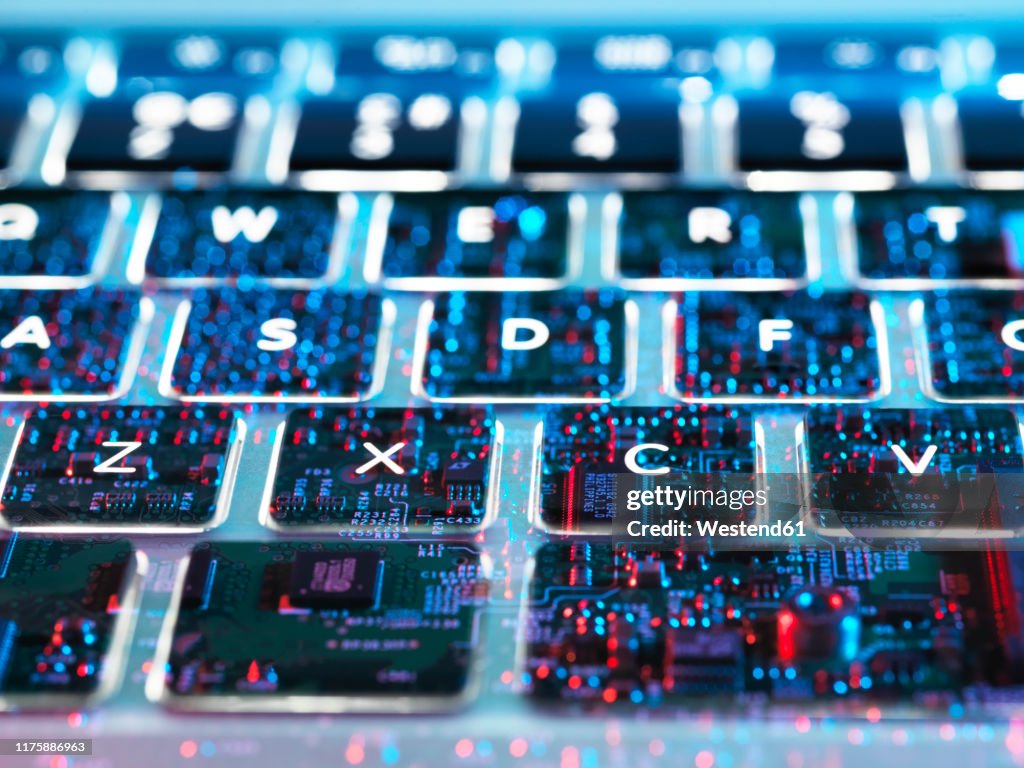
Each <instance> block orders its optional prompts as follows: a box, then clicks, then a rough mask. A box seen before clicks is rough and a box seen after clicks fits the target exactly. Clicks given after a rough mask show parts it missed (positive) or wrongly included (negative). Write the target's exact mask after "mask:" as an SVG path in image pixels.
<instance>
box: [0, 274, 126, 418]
mask: <svg viewBox="0 0 1024 768" xmlns="http://www.w3.org/2000/svg"><path fill="white" fill-rule="evenodd" d="M140 306H141V304H140V302H139V294H138V292H137V291H131V290H120V289H118V290H108V289H100V288H87V289H85V290H82V291H18V290H3V291H0V333H3V334H4V340H5V341H6V346H3V347H0V391H2V392H3V393H4V394H5V395H8V396H18V395H22V396H24V395H27V394H30V393H36V394H39V393H43V394H45V393H50V392H52V393H54V394H60V395H88V396H90V397H96V398H101V399H102V398H107V397H111V396H112V395H114V394H115V393H116V391H117V387H118V385H119V383H120V382H119V379H118V376H119V374H120V373H121V371H122V370H123V368H124V367H125V366H126V365H127V360H126V358H127V353H128V349H129V340H130V339H131V338H132V332H133V330H134V329H135V326H136V321H137V320H139V318H140V314H141V313H140ZM9 399H11V398H10V397H9Z"/></svg>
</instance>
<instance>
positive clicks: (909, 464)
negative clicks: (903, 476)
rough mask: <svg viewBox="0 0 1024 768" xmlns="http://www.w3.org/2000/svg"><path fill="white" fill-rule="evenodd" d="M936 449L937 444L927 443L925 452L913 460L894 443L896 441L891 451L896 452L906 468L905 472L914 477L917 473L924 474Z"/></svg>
mask: <svg viewBox="0 0 1024 768" xmlns="http://www.w3.org/2000/svg"><path fill="white" fill-rule="evenodd" d="M938 450H939V446H937V445H929V446H928V448H927V449H926V450H925V452H924V453H922V454H921V458H920V459H918V460H917V461H916V462H914V461H911V460H910V457H909V456H908V455H907V452H906V451H904V450H903V448H901V447H900V446H898V445H896V443H893V444H892V452H893V453H895V454H896V458H897V459H899V460H900V464H902V465H903V466H904V467H905V468H906V470H907V472H909V473H910V474H912V475H914V476H915V477H916V476H917V475H923V474H924V471H925V470H926V469H928V465H929V464H931V463H932V459H933V458H934V457H935V454H936V452H937V451H938Z"/></svg>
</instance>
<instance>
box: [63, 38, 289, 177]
mask: <svg viewBox="0 0 1024 768" xmlns="http://www.w3.org/2000/svg"><path fill="white" fill-rule="evenodd" d="M279 47H280V41H279V40H278V39H276V38H275V37H273V36H272V35H266V36H260V37H254V36H253V35H252V34H247V35H246V36H245V37H239V36H214V35H206V34H198V33H191V32H190V33H188V34H184V35H180V36H168V35H165V34H163V35H151V34H139V35H132V36H131V37H130V38H127V39H125V40H124V41H123V42H122V44H121V56H120V66H119V73H118V74H119V78H118V79H119V83H120V85H119V86H118V88H117V89H116V90H115V91H114V92H113V93H112V94H110V95H109V96H106V97H103V98H96V99H93V100H91V101H88V102H86V104H85V106H84V108H83V111H82V120H81V125H80V126H79V128H78V133H77V135H76V136H75V139H74V142H73V143H72V145H71V149H70V151H69V153H68V157H67V168H68V169H69V170H73V171H176V170H192V171H204V172H223V171H227V170H228V169H229V168H230V167H231V166H232V163H233V159H234V154H235V146H236V143H237V139H238V135H239V132H240V130H241V126H242V124H243V112H244V108H245V104H246V101H247V100H248V98H249V96H251V95H253V94H256V93H265V92H267V91H268V90H270V89H271V87H272V86H273V83H274V78H275V76H276V75H277V73H278V71H279V64H280V62H279Z"/></svg>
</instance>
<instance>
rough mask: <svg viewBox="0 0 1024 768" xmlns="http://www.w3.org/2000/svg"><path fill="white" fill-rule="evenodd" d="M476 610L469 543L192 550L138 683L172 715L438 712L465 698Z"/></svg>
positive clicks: (237, 545) (479, 603)
mask: <svg viewBox="0 0 1024 768" xmlns="http://www.w3.org/2000/svg"><path fill="white" fill-rule="evenodd" d="M486 600H487V580H486V577H485V574H484V572H483V568H482V565H481V561H480V556H479V554H478V553H477V552H476V550H475V549H473V548H471V547H469V546H467V545H463V546H453V545H445V544H441V543H436V544H432V543H428V544H422V543H420V544H418V543H403V542H392V543H389V544H388V545H387V546H382V545H381V544H368V543H366V544H357V543H339V542H324V543H302V542H283V541H273V542H216V543H206V544H199V545H197V546H196V547H195V548H194V549H193V550H192V555H191V557H190V559H189V564H188V569H187V571H186V573H185V581H184V585H183V586H182V588H181V590H180V591H179V593H178V594H177V595H176V601H177V611H176V620H175V623H174V626H173V628H172V629H171V637H169V638H166V639H167V640H169V642H167V643H166V645H165V646H164V647H165V649H166V650H165V651H164V653H167V654H169V655H168V656H167V657H166V658H159V659H157V661H156V662H155V663H154V665H153V670H154V671H153V678H151V680H150V682H151V683H153V682H156V683H157V686H156V687H157V688H158V689H159V699H160V700H161V701H162V702H163V703H165V704H166V705H168V706H169V707H171V708H174V709H183V710H204V711H210V710H218V709H219V710H230V711H267V712H269V711H280V712H294V711H295V708H296V706H301V708H302V710H303V711H305V712H313V711H316V712H335V713H337V712H349V711H359V710H361V711H369V710H372V711H379V712H394V711H395V702H396V700H400V701H401V702H402V705H401V709H402V710H403V711H410V710H412V711H437V710H438V709H448V708H451V707H454V706H456V705H457V704H459V703H464V702H465V700H466V699H467V698H468V697H469V696H471V690H472V686H473V683H474V666H475V658H474V653H475V650H474V649H475V648H476V647H477V646H478V644H479V642H480V636H479V631H480V628H479V619H480V616H479V611H480V609H481V608H482V607H483V606H484V604H485V603H486ZM342 628H343V632H342V634H343V635H344V637H339V631H341V630H342ZM165 670H166V672H165ZM296 697H300V698H296ZM298 701H301V705H297V702H298Z"/></svg>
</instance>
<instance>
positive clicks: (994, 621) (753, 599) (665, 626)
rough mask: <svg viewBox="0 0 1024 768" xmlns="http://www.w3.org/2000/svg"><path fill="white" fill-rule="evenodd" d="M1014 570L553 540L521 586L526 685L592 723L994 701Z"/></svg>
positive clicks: (806, 551) (867, 556) (1002, 695)
mask: <svg viewBox="0 0 1024 768" xmlns="http://www.w3.org/2000/svg"><path fill="white" fill-rule="evenodd" d="M1018 571H1019V558H1018V556H1017V553H1006V552H999V551H995V552H991V551H990V552H978V551H975V552H917V551H913V550H907V549H897V548H891V549H886V550H885V551H879V552H871V551H869V550H868V549H867V548H866V547H861V546H853V545H851V546H848V547H844V548H836V547H834V546H827V545H825V546H821V547H812V546H808V545H804V546H802V547H800V548H798V549H796V548H794V549H791V550H788V551H786V550H783V551H777V552H749V551H748V552H709V551H705V550H702V549H700V548H699V547H696V546H689V545H688V546H687V547H685V548H683V547H680V548H678V549H672V548H668V547H652V546H644V545H639V544H632V545H615V544H612V543H610V542H588V541H577V542H565V543H563V542H550V543H547V544H545V545H544V546H542V547H541V548H540V549H539V550H538V552H537V555H536V558H535V565H534V570H533V577H532V579H531V581H530V584H529V588H528V589H529V600H528V608H527V610H528V614H527V617H526V620H525V621H524V622H523V624H522V626H523V633H524V639H525V648H524V662H523V671H524V673H525V675H526V686H527V690H528V692H529V695H530V696H531V698H533V699H535V700H537V701H539V702H543V703H568V704H571V705H573V706H576V707H579V706H583V707H589V709H587V711H589V712H592V713H593V714H594V715H595V716H605V715H607V713H608V709H609V708H610V707H614V708H616V709H620V710H624V709H630V711H632V710H637V709H641V708H642V709H644V710H645V711H646V710H649V709H650V708H651V707H659V708H662V709H665V710H667V709H668V708H672V709H674V710H676V711H678V712H691V711H692V709H693V706H694V702H695V700H704V701H706V702H708V703H711V702H718V703H723V702H732V703H734V704H735V705H738V706H742V705H743V702H745V701H749V700H750V698H751V697H754V698H758V699H759V700H761V701H763V702H764V703H765V704H767V705H769V706H771V705H776V704H777V705H779V707H780V709H779V710H778V712H779V713H780V714H781V713H783V712H789V711H791V710H792V707H793V706H794V705H803V706H809V705H810V706H813V705H820V704H822V703H823V702H824V703H830V704H832V705H833V706H838V707H842V706H844V705H845V706H853V707H856V708H858V709H860V708H863V707H865V706H866V705H867V704H869V703H878V704H880V705H881V706H886V705H892V704H893V703H894V702H897V701H899V702H903V703H906V704H910V705H912V706H920V705H921V703H922V702H923V701H928V702H931V705H932V706H934V708H935V709H934V711H935V712H936V713H938V712H943V711H946V710H947V709H948V707H949V706H950V705H951V704H955V705H956V706H957V707H960V706H964V705H967V706H971V702H970V701H969V700H967V697H970V696H972V695H973V691H976V690H977V691H987V693H984V694H982V696H985V697H988V696H991V698H990V699H987V700H988V701H991V702H993V703H995V702H997V701H1006V699H1007V697H1013V696H1015V695H1016V694H1015V693H1014V692H1015V691H1016V690H1017V686H1018V685H1019V682H1020V676H1019V672H1017V671H1013V672H1011V671H1010V670H1016V666H1015V664H1014V662H1013V661H1012V659H1014V658H1016V656H1017V655H1018V652H1017V651H1016V649H1015V646H1016V640H1017V637H1018V634H1019V633H1018V630H1017V629H1016V627H1015V625H1011V624H1007V622H1008V621H1010V620H1011V619H1009V616H1011V615H1012V616H1016V613H1015V611H1014V609H1013V608H1012V606H1013V605H1014V604H1015V603H1014V600H1015V598H1014V595H1015V592H1014V591H1013V590H1014V589H1015V588H1016V586H1018V582H1019V575H1018ZM1007 606H1011V607H1007ZM1013 621H1015V619H1014V620H1013ZM910 670H913V672H911V671H910ZM961 692H963V694H961ZM666 714H667V711H666Z"/></svg>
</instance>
